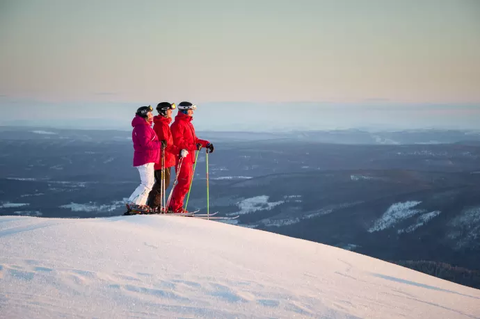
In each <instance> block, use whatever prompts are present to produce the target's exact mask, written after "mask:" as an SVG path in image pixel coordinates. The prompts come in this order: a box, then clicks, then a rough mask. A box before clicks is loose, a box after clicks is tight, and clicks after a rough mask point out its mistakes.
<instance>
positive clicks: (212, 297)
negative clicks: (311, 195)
mask: <svg viewBox="0 0 480 319" xmlns="http://www.w3.org/2000/svg"><path fill="white" fill-rule="evenodd" d="M205 243H209V244H208V245H206V244H205ZM0 247H2V254H1V255H0V288H1V289H0V309H1V315H0V317H4V318H48V317H52V318H61V317H67V318H79V317H82V318H83V317H88V318H91V317H98V318H131V317H136V318H272V317H274V318H422V319H424V318H480V291H479V290H476V289H472V288H468V287H464V286H461V285H457V284H454V283H450V282H447V281H444V280H440V279H438V278H434V277H431V276H427V275H423V274H421V273H418V272H415V271H413V270H410V269H406V268H403V267H400V266H397V265H393V264H389V263H386V262H383V261H379V260H378V259H374V258H370V257H367V256H362V255H359V254H353V253H350V252H348V251H346V250H343V249H339V248H335V247H330V246H326V245H322V244H318V243H313V242H309V241H305V240H299V239H294V238H289V237H285V236H280V235H277V234H273V233H268V232H262V231H257V230H252V229H247V228H243V227H236V226H231V225H225V224H222V223H216V222H212V221H205V220H195V219H189V218H172V217H168V216H131V217H115V218H96V219H42V218H32V217H10V216H4V217H0Z"/></svg>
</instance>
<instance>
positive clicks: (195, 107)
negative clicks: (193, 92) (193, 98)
mask: <svg viewBox="0 0 480 319" xmlns="http://www.w3.org/2000/svg"><path fill="white" fill-rule="evenodd" d="M178 109H179V110H196V109H197V106H196V105H195V104H192V105H188V106H185V105H179V106H178Z"/></svg>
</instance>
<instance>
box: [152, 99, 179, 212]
mask: <svg viewBox="0 0 480 319" xmlns="http://www.w3.org/2000/svg"><path fill="white" fill-rule="evenodd" d="M175 108H176V106H175V103H169V102H161V103H158V105H157V112H158V114H159V115H157V116H155V117H154V118H153V123H154V125H153V130H154V131H155V133H156V134H157V136H158V139H159V140H160V142H161V143H162V152H161V156H160V161H159V162H158V163H155V184H154V185H153V188H152V190H151V191H150V194H149V196H148V201H147V205H148V206H150V207H151V208H152V209H153V210H154V211H158V210H159V208H160V207H161V204H162V191H163V193H164V192H165V190H166V189H167V188H168V186H169V185H170V175H171V168H172V166H174V165H175V163H176V157H177V156H178V154H179V152H180V149H178V147H176V146H175V145H174V144H173V137H172V132H171V131H170V123H172V112H173V110H174V109H175ZM164 155H165V158H163V156H164ZM162 165H163V167H162ZM162 168H163V171H164V173H163V174H164V176H163V179H164V181H165V184H164V189H163V190H162Z"/></svg>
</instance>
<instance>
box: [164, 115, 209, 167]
mask: <svg viewBox="0 0 480 319" xmlns="http://www.w3.org/2000/svg"><path fill="white" fill-rule="evenodd" d="M192 120H193V117H190V116H188V115H186V114H183V113H181V112H178V114H177V116H175V122H173V124H172V126H171V128H170V129H171V131H172V135H173V143H174V144H175V146H176V147H178V149H179V150H182V149H186V150H187V151H188V155H187V157H186V158H185V159H184V161H185V162H188V161H190V162H191V163H195V151H196V150H197V144H198V143H200V144H201V145H202V146H203V147H206V146H207V144H208V143H210V142H209V141H206V140H201V139H199V138H198V137H197V136H196V135H195V129H194V128H193V124H192Z"/></svg>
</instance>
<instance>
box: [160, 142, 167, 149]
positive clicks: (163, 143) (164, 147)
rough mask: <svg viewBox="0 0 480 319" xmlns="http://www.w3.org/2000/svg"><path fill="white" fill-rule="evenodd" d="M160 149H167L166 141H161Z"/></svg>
mask: <svg viewBox="0 0 480 319" xmlns="http://www.w3.org/2000/svg"><path fill="white" fill-rule="evenodd" d="M161 142H162V149H166V148H167V141H165V140H162V141H161Z"/></svg>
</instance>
